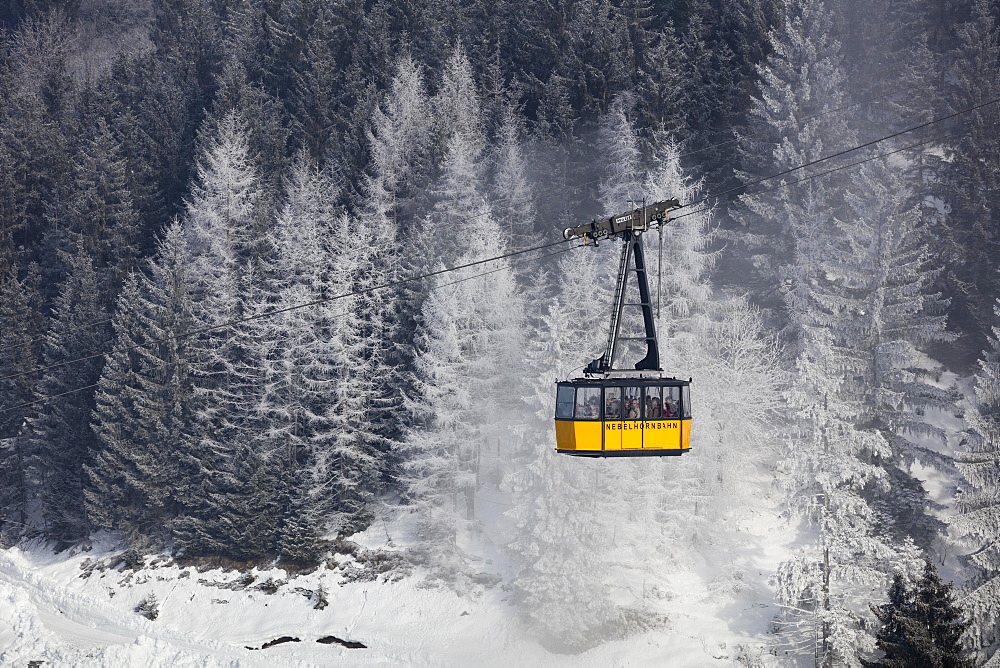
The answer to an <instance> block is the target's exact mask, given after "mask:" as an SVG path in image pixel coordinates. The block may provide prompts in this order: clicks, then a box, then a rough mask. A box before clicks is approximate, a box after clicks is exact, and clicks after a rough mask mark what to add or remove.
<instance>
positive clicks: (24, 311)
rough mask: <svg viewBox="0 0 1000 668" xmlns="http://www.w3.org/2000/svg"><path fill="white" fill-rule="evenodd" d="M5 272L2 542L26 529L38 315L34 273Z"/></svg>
mask: <svg viewBox="0 0 1000 668" xmlns="http://www.w3.org/2000/svg"><path fill="white" fill-rule="evenodd" d="M2 271H3V273H2V274H0V376H3V377H7V376H15V377H14V378H7V380H4V381H0V411H2V412H0V544H6V543H7V541H8V540H10V539H13V538H14V537H16V536H20V535H21V534H22V533H23V531H24V529H26V528H27V501H28V477H27V476H28V457H27V454H28V453H27V438H25V427H26V420H27V419H28V418H29V417H31V415H32V414H33V412H34V411H33V406H31V405H30V404H31V401H32V400H33V399H34V398H35V382H36V379H35V376H34V374H31V373H29V372H30V371H32V370H33V369H34V368H35V367H37V366H38V352H39V351H38V345H37V344H36V342H35V341H34V340H33V339H34V335H35V334H36V333H37V330H36V329H35V328H34V327H33V325H34V323H35V322H36V321H37V320H38V318H37V317H36V315H35V314H34V313H33V309H34V308H37V304H36V303H33V302H36V301H37V300H36V299H33V297H32V294H31V293H32V279H31V276H30V275H29V276H27V277H25V279H24V280H18V277H17V267H16V266H14V265H11V266H10V267H6V268H4V269H3V270H2Z"/></svg>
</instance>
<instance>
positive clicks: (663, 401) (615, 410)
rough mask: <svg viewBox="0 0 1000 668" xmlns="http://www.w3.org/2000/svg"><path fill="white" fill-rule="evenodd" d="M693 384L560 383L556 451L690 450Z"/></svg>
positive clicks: (635, 453)
mask: <svg viewBox="0 0 1000 668" xmlns="http://www.w3.org/2000/svg"><path fill="white" fill-rule="evenodd" d="M690 389H691V388H690V382H689V381H686V380H676V379H673V378H670V379H667V378H627V377H626V378H595V379H590V378H577V379H575V380H571V381H565V382H561V383H557V389H556V451H557V452H560V453H562V454H567V455H576V456H578V457H642V456H651V457H662V456H664V455H681V454H684V453H685V452H687V451H688V450H689V449H690V448H691V393H690Z"/></svg>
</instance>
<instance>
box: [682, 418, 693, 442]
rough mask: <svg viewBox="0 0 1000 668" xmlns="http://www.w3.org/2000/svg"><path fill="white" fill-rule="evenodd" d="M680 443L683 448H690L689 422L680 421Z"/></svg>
mask: <svg viewBox="0 0 1000 668" xmlns="http://www.w3.org/2000/svg"><path fill="white" fill-rule="evenodd" d="M681 443H683V444H684V445H683V447H684V448H690V447H691V420H682V421H681Z"/></svg>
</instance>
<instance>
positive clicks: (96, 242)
mask: <svg viewBox="0 0 1000 668" xmlns="http://www.w3.org/2000/svg"><path fill="white" fill-rule="evenodd" d="M127 172H128V162H127V161H126V159H125V158H124V156H122V155H121V152H120V149H119V139H118V138H117V137H116V136H115V135H114V133H113V132H112V130H111V128H110V127H109V126H108V124H107V123H106V122H105V121H104V119H103V118H99V119H98V120H97V127H96V128H95V130H94V135H93V137H92V138H91V139H89V140H88V141H87V142H86V143H85V144H84V145H83V146H82V147H81V149H80V151H79V152H78V154H77V156H76V160H75V164H74V176H73V185H72V190H71V194H70V195H69V196H68V198H67V202H66V204H65V213H64V215H65V218H66V223H67V224H66V228H68V229H69V230H70V231H71V232H72V233H73V235H74V236H77V238H79V239H80V240H81V241H82V242H83V243H84V245H85V247H86V248H87V252H88V253H90V255H91V257H93V258H94V263H95V265H96V266H97V267H98V271H99V272H100V274H101V276H102V283H103V285H102V286H101V287H102V292H103V293H104V295H103V296H104V298H105V300H106V303H107V307H108V308H111V306H112V304H113V302H114V297H115V295H116V294H117V292H118V289H119V287H120V285H121V282H122V280H123V279H124V277H125V276H126V275H128V273H129V272H130V271H131V270H132V269H133V268H134V266H135V262H136V260H137V255H138V248H137V246H138V232H139V230H138V227H139V216H138V214H137V212H136V210H135V207H134V206H133V204H132V195H131V192H130V191H129V183H128V175H127Z"/></svg>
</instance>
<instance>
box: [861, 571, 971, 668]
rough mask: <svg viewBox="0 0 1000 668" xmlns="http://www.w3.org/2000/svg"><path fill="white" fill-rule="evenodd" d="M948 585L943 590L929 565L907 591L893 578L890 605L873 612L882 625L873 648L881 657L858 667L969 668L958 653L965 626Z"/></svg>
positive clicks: (899, 579) (961, 651) (900, 579)
mask: <svg viewBox="0 0 1000 668" xmlns="http://www.w3.org/2000/svg"><path fill="white" fill-rule="evenodd" d="M951 587H952V586H951V584H947V585H945V584H943V583H942V582H941V578H940V577H939V576H938V574H937V569H936V568H934V564H933V563H931V561H930V559H927V560H925V562H924V569H923V573H922V574H921V576H920V579H919V580H918V581H917V582H916V583H915V584H914V586H913V587H912V588H910V587H907V585H906V583H905V581H904V578H903V577H902V576H901V575H900V574H898V573H897V574H896V575H895V576H894V577H893V581H892V586H891V587H890V588H889V601H888V602H887V603H885V604H883V605H880V606H878V607H876V606H871V609H872V612H874V613H875V616H876V617H877V618H878V620H879V622H881V623H882V626H881V628H880V629H879V630H878V632H877V634H876V646H877V647H878V649H880V650H881V651H882V653H883V656H882V657H881V658H879V659H878V660H876V661H863V664H864V665H865V666H884V667H886V668H889V667H896V666H898V667H900V668H902V667H904V666H907V667H908V666H935V667H940V668H969V667H971V666H972V665H973V664H972V661H970V660H969V659H968V658H967V656H966V652H965V649H964V648H963V647H962V643H961V637H962V634H963V632H964V631H965V629H966V628H967V627H968V625H969V622H967V621H962V619H961V617H962V612H961V610H960V609H959V608H958V606H957V605H956V603H955V600H954V596H953V594H952V592H951Z"/></svg>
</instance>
